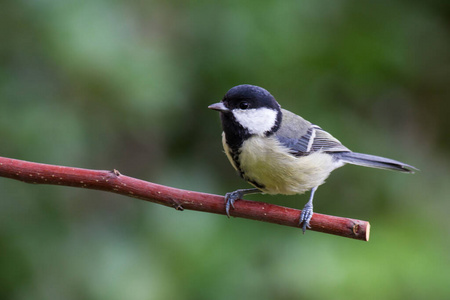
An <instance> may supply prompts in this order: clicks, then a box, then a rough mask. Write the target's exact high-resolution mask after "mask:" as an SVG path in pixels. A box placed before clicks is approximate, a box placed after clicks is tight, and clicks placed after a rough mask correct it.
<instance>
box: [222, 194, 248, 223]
mask: <svg viewBox="0 0 450 300" xmlns="http://www.w3.org/2000/svg"><path fill="white" fill-rule="evenodd" d="M243 196H244V193H243V192H242V190H237V191H234V192H230V193H226V194H225V211H226V213H227V216H228V218H229V217H230V207H232V208H233V209H234V202H236V200H238V199H241V198H242V197H243Z"/></svg>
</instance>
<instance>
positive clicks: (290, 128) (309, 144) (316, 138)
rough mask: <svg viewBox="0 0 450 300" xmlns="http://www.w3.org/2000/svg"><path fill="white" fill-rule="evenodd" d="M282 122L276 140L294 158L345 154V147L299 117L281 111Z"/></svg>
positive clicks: (346, 149)
mask: <svg viewBox="0 0 450 300" xmlns="http://www.w3.org/2000/svg"><path fill="white" fill-rule="evenodd" d="M282 112H283V120H282V122H281V126H280V129H279V130H278V131H277V132H276V133H275V136H276V138H277V139H278V140H279V141H280V142H281V144H283V145H284V146H285V147H287V148H289V149H290V150H291V153H292V154H293V155H296V156H303V155H308V154H310V153H312V152H316V151H324V152H347V151H350V150H349V149H348V148H347V147H345V146H344V145H342V144H341V142H339V140H338V139H336V138H335V137H333V136H332V135H331V134H329V133H328V132H326V131H325V130H323V129H322V128H320V127H319V126H317V125H313V124H311V123H310V122H308V121H306V120H305V119H303V118H302V117H300V116H297V115H295V114H293V113H291V112H289V111H287V110H284V109H283V110H282Z"/></svg>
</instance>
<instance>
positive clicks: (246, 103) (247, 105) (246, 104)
mask: <svg viewBox="0 0 450 300" xmlns="http://www.w3.org/2000/svg"><path fill="white" fill-rule="evenodd" d="M249 106H250V104H248V102H245V101H244V102H241V103H239V108H240V109H247V108H249Z"/></svg>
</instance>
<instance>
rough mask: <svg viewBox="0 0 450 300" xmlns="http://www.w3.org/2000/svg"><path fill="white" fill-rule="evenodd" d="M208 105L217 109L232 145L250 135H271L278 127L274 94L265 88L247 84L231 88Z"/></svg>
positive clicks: (278, 110)
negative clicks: (216, 101) (217, 100)
mask: <svg viewBox="0 0 450 300" xmlns="http://www.w3.org/2000/svg"><path fill="white" fill-rule="evenodd" d="M209 108H210V109H214V110H217V111H220V112H221V114H220V115H221V119H222V127H223V131H224V132H225V136H226V139H227V142H228V144H229V145H230V146H235V147H240V145H242V143H243V142H244V141H245V140H246V139H247V138H249V137H250V136H252V135H260V136H268V135H271V134H272V133H274V132H275V131H277V130H278V128H279V126H280V124H281V119H282V114H281V108H280V105H279V104H278V102H277V101H276V100H275V98H274V97H273V96H272V95H271V94H270V93H269V92H268V91H266V90H265V89H263V88H261V87H258V86H254V85H249V84H243V85H238V86H235V87H233V88H231V89H230V90H229V91H228V92H227V93H226V94H225V96H224V97H223V99H222V101H221V102H219V103H216V104H213V105H210V106H209Z"/></svg>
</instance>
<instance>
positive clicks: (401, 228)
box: [0, 0, 450, 300]
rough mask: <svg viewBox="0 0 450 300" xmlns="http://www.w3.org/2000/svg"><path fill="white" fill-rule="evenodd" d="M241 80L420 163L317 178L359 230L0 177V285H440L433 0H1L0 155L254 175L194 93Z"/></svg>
mask: <svg viewBox="0 0 450 300" xmlns="http://www.w3.org/2000/svg"><path fill="white" fill-rule="evenodd" d="M242 83H250V84H255V85H260V86H263V87H265V88H266V89H268V90H269V91H270V92H271V93H272V94H273V95H274V96H275V97H276V98H277V99H278V101H279V102H280V103H281V104H282V106H283V107H284V108H286V109H289V110H292V111H294V112H296V113H298V114H301V115H302V116H303V117H305V118H306V119H309V120H311V121H312V122H314V123H316V124H319V125H320V126H322V127H323V128H324V129H326V130H328V131H330V132H331V133H332V134H333V135H335V136H336V137H338V138H339V139H340V140H341V141H342V142H343V143H344V144H345V145H346V146H347V147H349V148H350V149H352V150H355V151H358V152H365V153H371V154H377V155H382V156H386V157H390V158H394V159H398V160H401V161H404V162H407V163H410V164H412V165H414V166H416V167H418V168H419V169H420V170H421V171H420V172H418V173H416V174H415V175H405V174H400V173H395V172H388V171H383V170H376V169H367V168H361V167H356V166H347V167H344V168H342V169H339V170H337V171H335V172H334V173H333V174H332V176H331V177H330V178H329V179H328V181H327V184H325V185H324V186H322V187H321V188H320V189H319V190H318V192H317V194H316V199H315V206H314V209H315V211H316V212H321V213H326V214H333V215H338V216H346V217H351V218H358V219H362V220H369V221H370V222H371V225H372V234H371V240H370V242H368V243H365V242H361V241H355V240H349V239H344V238H340V237H334V236H329V235H325V234H321V233H315V232H307V233H306V234H305V235H304V236H303V235H302V234H301V230H298V229H294V228H287V227H282V226H277V225H271V224H265V223H260V222H255V221H249V220H243V219H235V218H231V219H227V218H226V217H224V216H220V215H212V214H206V213H199V212H192V211H184V212H179V211H176V210H174V209H170V208H167V207H162V206H159V205H156V204H152V203H147V202H144V201H140V200H137V199H133V198H126V197H123V196H118V195H114V194H110V193H105V192H99V191H89V190H83V189H76V188H69V187H58V186H43V185H28V184H24V183H21V182H18V181H14V180H10V179H5V178H0V298H1V299H68V300H70V299H113V300H114V299H129V300H141V299H449V298H450V254H449V251H450V225H449V211H450V201H449V200H450V184H449V183H450V172H449V166H450V157H449V154H450V130H449V128H450V117H449V116H450V104H449V100H450V5H449V2H448V1H447V0H432V1H387V0H381V1H350V0H349V1H346V0H337V1H336V0H333V1H325V0H319V1H255V0H252V1H220V2H219V1H157V0H155V1H124V0H113V1H111V0H108V1H107V0H90V1H74V0H72V1H71V0H67V1H56V0H39V1H26V0H19V1H14V0H6V1H5V0H3V1H1V9H0V145H1V146H0V155H1V156H5V157H11V158H17V159H23V160H29V161H35V162H41V163H50V164H59V165H67V166H75V167H82V168H90V169H106V170H112V169H114V168H115V169H118V170H119V171H121V172H122V173H123V174H126V175H129V176H133V177H137V178H140V179H144V180H148V181H152V182H156V183H160V184H165V185H169V186H173V187H178V188H184V189H190V190H196V191H202V192H209V193H215V194H224V193H225V192H228V191H232V190H234V189H237V188H244V187H248V185H247V184H246V183H244V182H243V181H241V179H240V178H238V176H237V175H236V173H235V172H234V171H233V169H232V168H231V166H230V165H229V163H228V162H227V160H226V158H225V155H224V154H223V153H222V148H221V141H220V133H221V130H220V123H219V117H218V115H217V113H215V112H213V111H209V110H208V109H207V106H208V105H209V104H211V103H214V102H217V101H219V100H220V99H221V98H222V96H223V95H224V94H225V93H226V91H227V90H228V89H229V88H231V87H232V86H234V85H237V84H242ZM248 198H249V199H252V200H260V201H268V202H272V203H277V204H281V205H285V206H289V207H295V208H299V209H301V208H302V207H303V205H304V204H305V203H306V201H307V199H308V195H301V196H290V197H286V196H264V195H262V196H257V195H255V196H249V197H248Z"/></svg>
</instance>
